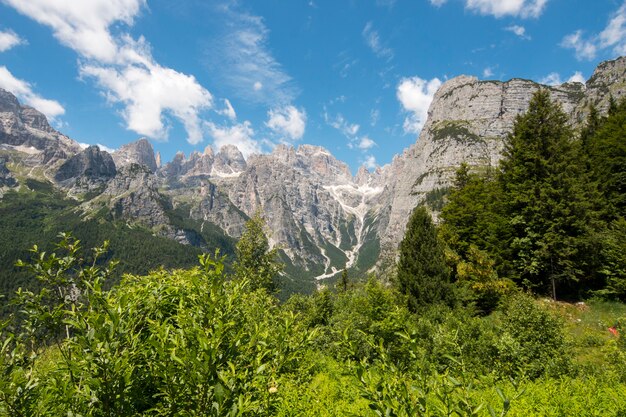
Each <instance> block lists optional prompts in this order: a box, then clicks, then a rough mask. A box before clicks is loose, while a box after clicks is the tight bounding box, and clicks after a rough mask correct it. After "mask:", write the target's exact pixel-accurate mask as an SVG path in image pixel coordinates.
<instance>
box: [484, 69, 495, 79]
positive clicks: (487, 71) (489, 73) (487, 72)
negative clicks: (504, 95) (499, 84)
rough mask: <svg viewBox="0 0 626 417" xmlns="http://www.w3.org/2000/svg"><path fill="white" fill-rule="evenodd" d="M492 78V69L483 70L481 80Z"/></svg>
mask: <svg viewBox="0 0 626 417" xmlns="http://www.w3.org/2000/svg"><path fill="white" fill-rule="evenodd" d="M490 77H493V69H492V68H491V67H487V68H485V69H484V70H483V78H490Z"/></svg>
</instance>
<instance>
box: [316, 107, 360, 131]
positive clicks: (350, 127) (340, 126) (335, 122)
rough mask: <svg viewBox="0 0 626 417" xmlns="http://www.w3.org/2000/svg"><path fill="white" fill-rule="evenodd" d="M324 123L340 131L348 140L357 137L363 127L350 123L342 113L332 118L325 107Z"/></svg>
mask: <svg viewBox="0 0 626 417" xmlns="http://www.w3.org/2000/svg"><path fill="white" fill-rule="evenodd" d="M324 121H325V122H326V124H327V125H329V126H330V127H332V128H334V129H337V130H338V131H340V132H341V133H342V134H343V135H344V136H346V137H347V138H353V137H354V136H356V134H357V133H359V129H360V128H361V126H359V125H358V124H356V123H350V122H348V121H347V120H346V118H345V117H344V116H343V115H342V114H341V113H338V114H337V115H336V116H334V117H332V116H330V115H329V114H328V111H327V109H326V108H325V107H324Z"/></svg>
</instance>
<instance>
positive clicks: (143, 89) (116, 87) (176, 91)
mask: <svg viewBox="0 0 626 417" xmlns="http://www.w3.org/2000/svg"><path fill="white" fill-rule="evenodd" d="M145 58H146V62H145V64H144V65H126V66H121V67H115V66H102V65H98V64H88V65H83V66H81V68H80V73H81V75H82V76H85V77H93V78H95V80H96V82H97V83H98V85H99V86H100V87H102V88H103V89H104V90H105V91H106V95H107V99H108V100H109V101H110V102H113V103H116V102H117V103H122V104H123V105H124V106H125V107H124V110H123V111H122V116H123V117H124V120H125V121H126V124H127V127H128V129H130V130H133V131H134V132H137V133H139V134H140V135H145V136H148V137H151V138H154V139H161V140H165V139H167V136H168V126H167V125H166V124H164V120H163V119H164V117H163V116H164V114H165V113H167V114H171V115H172V116H174V117H175V118H177V119H178V120H180V122H181V123H182V124H183V125H184V127H185V130H186V131H187V140H188V141H189V143H192V144H197V143H199V142H201V141H202V137H203V135H202V129H201V123H200V117H199V113H200V111H202V110H203V109H206V108H209V107H211V102H212V97H211V94H210V93H209V92H208V91H207V90H205V89H204V88H203V87H202V86H201V85H200V84H198V82H197V81H196V79H195V78H194V77H193V76H192V75H186V74H182V73H180V72H177V71H174V70H173V69H171V68H166V67H162V66H161V65H159V64H157V63H155V62H153V61H152V58H151V57H145Z"/></svg>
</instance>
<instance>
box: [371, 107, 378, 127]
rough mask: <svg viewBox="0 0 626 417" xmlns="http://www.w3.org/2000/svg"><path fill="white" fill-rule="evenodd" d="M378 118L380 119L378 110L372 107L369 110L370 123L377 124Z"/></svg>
mask: <svg viewBox="0 0 626 417" xmlns="http://www.w3.org/2000/svg"><path fill="white" fill-rule="evenodd" d="M378 120H380V110H378V109H372V110H371V111H370V124H371V125H372V126H376V124H378Z"/></svg>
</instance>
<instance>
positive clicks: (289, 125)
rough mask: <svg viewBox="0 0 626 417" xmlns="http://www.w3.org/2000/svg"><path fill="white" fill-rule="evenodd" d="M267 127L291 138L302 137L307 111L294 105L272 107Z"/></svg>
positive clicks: (268, 114)
mask: <svg viewBox="0 0 626 417" xmlns="http://www.w3.org/2000/svg"><path fill="white" fill-rule="evenodd" d="M267 116H268V119H269V120H268V121H267V123H266V125H267V127H269V128H270V129H272V130H273V131H274V132H277V133H279V134H281V135H285V136H288V137H289V138H290V139H291V140H298V139H301V138H302V136H303V135H304V130H305V128H306V113H305V112H304V110H298V109H297V108H295V107H294V106H291V105H289V106H285V107H282V108H277V109H272V110H270V111H269V112H268V113H267Z"/></svg>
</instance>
